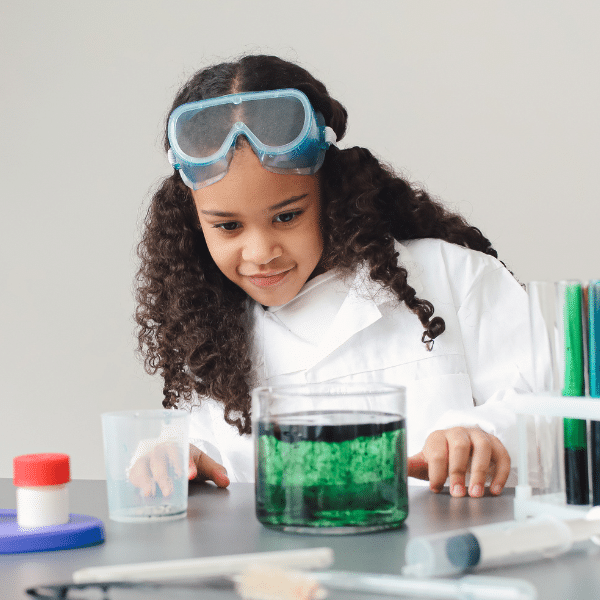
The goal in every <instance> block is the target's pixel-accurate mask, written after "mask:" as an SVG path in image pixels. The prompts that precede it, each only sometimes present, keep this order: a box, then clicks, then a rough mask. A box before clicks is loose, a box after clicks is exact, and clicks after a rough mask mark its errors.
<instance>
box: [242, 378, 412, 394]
mask: <svg viewBox="0 0 600 600" xmlns="http://www.w3.org/2000/svg"><path fill="white" fill-rule="evenodd" d="M265 393H267V394H273V395H279V396H300V395H301V396H329V397H336V396H352V395H359V394H369V395H371V396H377V395H382V396H383V395H388V394H390V393H401V394H402V395H403V396H404V395H406V387H405V386H401V385H394V384H391V383H383V382H364V383H360V382H355V381H352V382H322V383H316V382H315V383H293V384H278V385H263V386H259V387H256V388H254V389H253V390H252V395H253V396H254V395H256V396H259V395H261V394H265Z"/></svg>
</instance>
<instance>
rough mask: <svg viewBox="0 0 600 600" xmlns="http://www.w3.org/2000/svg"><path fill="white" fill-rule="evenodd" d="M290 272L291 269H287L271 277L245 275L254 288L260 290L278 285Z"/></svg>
mask: <svg viewBox="0 0 600 600" xmlns="http://www.w3.org/2000/svg"><path fill="white" fill-rule="evenodd" d="M290 271H291V269H288V270H287V271H282V272H279V273H275V274H273V275H262V274H261V275H247V277H248V279H249V280H250V282H251V283H253V284H254V285H255V286H257V287H261V288H262V287H269V286H271V285H275V284H277V283H279V282H280V281H282V280H283V279H284V278H285V276H286V275H287V274H288V273H289V272H290Z"/></svg>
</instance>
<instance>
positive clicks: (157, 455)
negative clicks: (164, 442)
mask: <svg viewBox="0 0 600 600" xmlns="http://www.w3.org/2000/svg"><path fill="white" fill-rule="evenodd" d="M150 472H151V473H152V479H153V481H155V482H156V483H157V484H158V487H159V488H160V491H161V492H162V495H163V496H165V497H166V496H170V495H171V493H172V491H173V481H172V480H171V478H170V477H169V458H168V453H167V452H166V450H165V448H164V446H157V447H156V448H155V449H154V450H153V451H152V453H151V454H150Z"/></svg>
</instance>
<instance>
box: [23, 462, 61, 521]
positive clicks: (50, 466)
mask: <svg viewBox="0 0 600 600" xmlns="http://www.w3.org/2000/svg"><path fill="white" fill-rule="evenodd" d="M70 480H71V477H70V468H69V456H68V455H67V454H25V455H23V456H17V457H16V458H14V459H13V483H14V484H15V486H17V524H18V525H19V527H25V528H31V527H47V526H51V525H63V524H65V523H68V522H69V489H68V486H67V484H68V483H69V481H70Z"/></svg>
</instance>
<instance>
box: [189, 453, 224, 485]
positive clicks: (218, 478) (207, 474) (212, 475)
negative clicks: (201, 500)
mask: <svg viewBox="0 0 600 600" xmlns="http://www.w3.org/2000/svg"><path fill="white" fill-rule="evenodd" d="M191 462H193V463H194V467H193V468H194V470H195V473H196V475H195V477H198V478H199V479H203V480H206V479H208V480H210V481H214V482H215V483H216V484H217V485H218V486H219V487H223V488H224V487H227V486H228V485H229V483H230V482H229V477H227V469H225V467H224V466H223V465H220V464H219V463H218V462H217V461H215V460H213V459H212V458H210V456H208V455H207V454H206V453H204V452H202V451H201V450H199V449H198V448H196V447H195V446H193V445H191V444H190V475H191V474H192V467H191Z"/></svg>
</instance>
